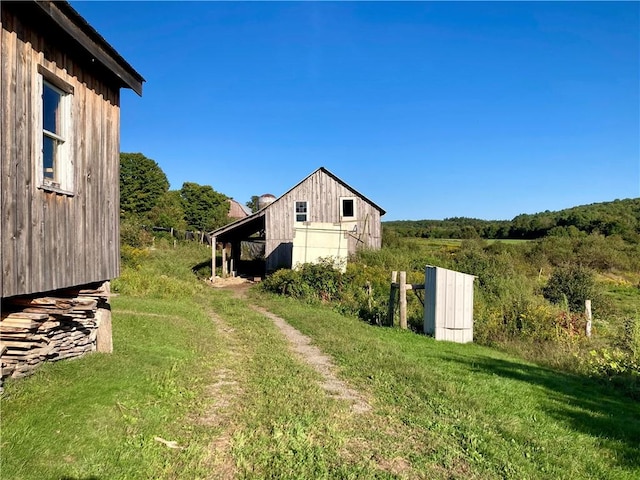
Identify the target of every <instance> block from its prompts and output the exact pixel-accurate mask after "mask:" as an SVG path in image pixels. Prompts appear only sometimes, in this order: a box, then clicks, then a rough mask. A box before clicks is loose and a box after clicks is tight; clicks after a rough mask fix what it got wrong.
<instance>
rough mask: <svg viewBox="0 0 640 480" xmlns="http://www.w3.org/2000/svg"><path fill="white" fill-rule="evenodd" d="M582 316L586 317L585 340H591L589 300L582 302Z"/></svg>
mask: <svg viewBox="0 0 640 480" xmlns="http://www.w3.org/2000/svg"><path fill="white" fill-rule="evenodd" d="M584 314H585V316H586V317H587V327H586V331H585V333H586V335H587V338H591V320H592V319H593V317H592V316H591V300H585V301H584Z"/></svg>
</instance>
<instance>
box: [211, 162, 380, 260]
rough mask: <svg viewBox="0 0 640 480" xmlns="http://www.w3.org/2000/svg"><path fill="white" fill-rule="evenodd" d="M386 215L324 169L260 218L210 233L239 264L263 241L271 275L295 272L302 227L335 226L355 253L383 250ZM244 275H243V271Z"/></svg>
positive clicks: (258, 214) (262, 212)
mask: <svg viewBox="0 0 640 480" xmlns="http://www.w3.org/2000/svg"><path fill="white" fill-rule="evenodd" d="M384 213H385V211H384V210H383V209H382V208H380V207H379V206H378V205H376V204H375V203H374V202H372V201H371V200H369V199H368V198H367V197H365V196H364V195H362V194H361V193H359V192H358V191H356V190H355V189H354V188H353V187H351V186H350V185H348V184H347V183H346V182H344V181H343V180H341V179H340V178H338V177H337V176H335V175H334V174H333V173H331V172H330V171H329V170H327V169H326V168H324V167H320V168H319V169H317V170H316V171H315V172H313V173H312V174H310V175H309V176H308V177H306V178H305V179H304V180H302V181H301V182H300V183H298V184H297V185H295V186H294V187H292V188H291V189H290V190H289V191H287V192H286V193H285V194H283V195H282V196H281V197H279V198H277V199H275V200H274V201H272V202H271V203H269V204H267V205H266V206H265V207H264V208H261V209H260V210H259V211H257V212H256V213H254V214H252V215H250V216H248V217H246V218H243V219H240V220H238V221H236V222H234V223H231V224H229V225H226V226H224V227H222V228H219V229H217V230H215V231H213V232H211V233H210V235H211V236H212V237H215V240H214V243H222V244H224V245H230V246H231V257H232V259H233V261H234V264H235V265H238V264H239V260H240V257H239V256H240V252H241V248H240V244H241V242H243V241H247V240H251V241H254V242H255V241H263V242H264V244H265V250H264V259H265V269H266V271H267V272H270V271H274V270H276V269H278V268H291V267H292V266H293V265H292V251H293V243H294V236H295V232H296V228H297V227H302V226H304V225H310V224H326V225H329V224H330V225H331V226H332V227H335V228H336V229H337V230H338V231H339V232H340V234H341V235H342V238H344V242H345V243H346V245H347V249H348V252H349V253H353V252H355V251H356V249H357V248H361V247H365V248H372V249H378V248H380V246H381V242H382V227H381V220H380V219H381V216H382V215H384ZM241 273H242V272H241Z"/></svg>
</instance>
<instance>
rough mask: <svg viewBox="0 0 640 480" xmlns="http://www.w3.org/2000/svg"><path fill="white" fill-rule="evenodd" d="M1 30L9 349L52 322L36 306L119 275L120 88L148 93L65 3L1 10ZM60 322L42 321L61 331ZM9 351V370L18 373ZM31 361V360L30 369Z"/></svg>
mask: <svg viewBox="0 0 640 480" xmlns="http://www.w3.org/2000/svg"><path fill="white" fill-rule="evenodd" d="M114 8H117V6H115V5H114ZM0 19H1V33H0V35H1V37H0V51H1V58H2V63H1V66H0V69H1V70H0V79H1V83H0V94H1V97H2V108H1V111H0V115H1V118H0V127H1V128H0V152H1V155H2V158H1V160H0V188H1V191H0V197H1V198H0V213H1V215H2V221H0V245H1V250H0V268H1V269H2V272H1V273H2V275H1V276H0V298H2V323H0V330H1V331H2V338H0V340H2V341H3V342H5V345H6V344H14V343H15V341H17V340H16V338H17V333H16V332H18V331H19V330H20V329H21V328H22V331H21V334H22V336H21V338H27V337H28V332H32V333H34V335H35V333H36V330H37V329H38V328H40V326H41V325H40V326H38V325H39V324H38V322H40V321H42V322H45V317H44V315H45V313H38V312H33V311H27V310H29V309H30V310H33V309H34V308H35V307H34V305H33V304H34V302H36V301H38V300H37V298H38V297H44V296H45V295H46V296H48V297H49V298H51V297H53V296H56V295H57V296H58V297H60V296H64V295H66V296H67V297H68V298H76V297H77V296H78V292H80V291H82V290H84V291H85V294H86V295H89V296H90V295H91V293H90V292H96V291H98V290H100V286H101V285H102V284H103V283H104V282H105V281H108V280H109V279H111V278H114V277H116V276H118V274H119V268H120V266H119V261H120V249H119V214H120V212H119V203H120V197H119V155H120V89H121V88H130V89H133V90H134V91H135V92H137V93H138V94H141V93H142V83H143V82H144V79H143V78H142V77H141V76H140V74H138V73H137V72H136V71H135V70H134V69H133V68H132V67H131V66H130V65H129V64H128V63H127V62H126V61H125V60H124V59H123V58H122V57H121V56H120V55H119V54H118V53H117V52H116V51H115V50H114V49H113V47H111V46H110V45H109V44H108V43H107V42H106V41H105V40H104V38H102V36H100V34H99V33H98V32H96V31H95V30H94V29H93V28H92V27H91V26H90V25H89V24H88V23H87V22H86V21H85V20H84V19H83V18H82V17H81V16H80V15H79V14H78V13H77V12H76V11H75V10H74V9H73V8H72V7H71V6H70V5H69V4H68V3H67V2H48V1H24V2H2V9H1V17H0ZM69 289H71V290H72V291H74V292H75V293H73V294H71V295H72V297H69V295H70V294H69ZM63 291H64V292H66V293H65V294H64V295H62V292H63ZM58 294H59V295H58ZM73 295H75V297H73ZM86 298H89V297H86ZM86 298H85V297H82V298H81V299H80V300H77V299H76V300H73V301H71V300H70V302H71V304H73V305H75V306H76V307H77V306H78V305H79V303H82V302H84V307H85V310H84V311H89V310H86V308H88V305H92V303H91V302H89V301H88V300H86ZM100 298H104V296H103V297H100ZM38 302H39V303H40V305H41V306H40V307H39V308H40V309H41V310H46V309H45V308H44V307H43V305H45V303H43V301H42V300H39V301H38ZM51 302H54V303H55V302H58V307H59V308H53V307H51V309H50V310H49V311H55V312H56V313H55V315H63V313H64V312H67V313H66V315H67V316H66V317H64V319H67V320H68V319H69V318H73V314H71V313H70V312H72V311H73V310H70V309H69V308H68V303H69V302H67V303H65V302H64V301H61V300H60V298H58V299H57V300H56V299H54V300H51ZM74 302H75V303H74ZM98 303H99V302H98ZM62 304H65V305H67V306H66V307H64V308H63V307H62ZM25 305H26V306H27V307H28V308H26V309H25V308H22V307H24V306H25ZM77 311H78V309H77V308H76V313H77ZM61 312H62V313H61ZM28 314H29V315H28ZM20 315H22V317H20ZM9 317H11V318H9ZM31 317H33V318H31ZM52 318H53V317H52ZM52 318H48V320H46V321H49V320H51V321H54V320H55V322H59V321H60V320H61V319H60V318H57V317H56V318H53V319H52ZM21 319H22V320H24V321H21ZM64 319H63V320H64ZM5 320H7V321H6V322H5ZM34 322H35V323H34ZM42 322H41V323H42ZM20 325H22V327H21V326H20ZM49 326H50V325H49ZM23 327H24V328H23ZM34 329H36V330H34ZM41 334H42V330H41V331H40V333H38V335H41ZM11 335H13V337H16V338H13V337H12V336H11ZM7 338H9V340H7ZM29 348H30V347H29ZM29 348H26V347H25V348H23V349H22V350H29ZM34 348H36V347H34ZM38 348H40V347H38ZM38 351H39V352H40V353H43V352H46V351H47V349H44V350H42V349H40V350H38ZM11 352H12V349H11V348H9V349H8V352H5V353H6V354H5V355H3V357H2V358H3V363H4V364H6V363H7V361H8V360H7V359H10V360H11V362H13V363H14V364H15V363H16V362H14V360H15V358H16V355H17V353H16V351H15V350H14V351H13V353H14V354H15V355H14V354H12V353H11ZM34 352H35V350H34ZM47 355H49V356H51V352H49V353H48V354H47ZM47 355H44V357H46V356H47ZM35 356H37V355H36V354H35V353H33V352H32V354H30V355H27V356H26V357H29V358H30V359H31V360H30V361H31V362H32V363H33V358H34V357H35ZM11 362H9V363H11ZM5 370H6V369H3V372H4V371H5Z"/></svg>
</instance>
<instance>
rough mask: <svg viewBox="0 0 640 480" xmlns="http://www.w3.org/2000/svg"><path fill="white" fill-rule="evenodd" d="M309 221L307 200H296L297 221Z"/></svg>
mask: <svg viewBox="0 0 640 480" xmlns="http://www.w3.org/2000/svg"><path fill="white" fill-rule="evenodd" d="M306 221H307V202H296V222H306Z"/></svg>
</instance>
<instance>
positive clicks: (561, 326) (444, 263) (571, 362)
mask: <svg viewBox="0 0 640 480" xmlns="http://www.w3.org/2000/svg"><path fill="white" fill-rule="evenodd" d="M385 244H386V245H387V246H385V247H384V248H383V249H382V250H380V251H377V252H376V251H360V252H358V254H357V255H355V256H354V257H353V258H352V259H351V260H350V262H349V264H348V266H347V270H346V273H344V274H342V273H340V272H339V271H338V270H336V269H334V268H333V267H332V265H331V262H330V261H325V262H323V263H320V264H319V265H313V266H312V265H303V266H302V267H301V268H300V269H299V270H296V271H289V270H283V271H279V272H276V273H275V274H274V275H272V276H271V277H269V278H268V279H267V280H266V281H265V282H264V284H263V288H264V289H266V290H268V291H272V292H276V293H279V294H284V295H288V296H291V297H295V298H298V299H305V300H306V301H310V302H331V303H332V305H333V306H334V308H335V309H336V310H338V311H340V312H341V313H347V314H352V315H358V316H359V317H360V318H363V319H365V320H367V321H370V322H373V323H382V321H383V319H384V318H385V316H386V312H387V308H388V307H387V306H388V298H389V282H390V272H391V271H392V270H405V271H407V272H408V273H407V275H408V282H410V283H423V282H424V267H425V265H436V266H441V267H445V268H451V269H454V270H458V271H462V272H465V273H470V274H472V275H475V276H476V277H477V279H476V282H475V311H474V321H475V325H474V335H475V340H476V341H477V342H478V343H481V344H484V345H490V346H497V347H500V348H503V349H506V350H508V351H510V352H512V353H516V354H518V355H520V356H522V357H524V358H529V359H531V360H535V361H536V362H539V363H542V364H546V365H548V366H551V367H554V368H560V369H564V370H568V371H571V372H575V373H580V374H586V375H592V376H595V377H598V378H602V379H605V380H607V381H610V382H612V383H614V384H616V385H618V386H620V387H621V388H623V389H624V390H625V391H626V392H627V393H628V394H629V395H632V396H634V397H637V398H640V388H639V387H640V382H639V380H640V362H639V359H638V355H637V352H638V350H639V349H640V344H639V343H638V334H637V331H638V328H640V327H638V325H640V283H639V282H640V275H639V274H638V272H640V251H639V250H638V245H635V244H630V243H628V242H624V241H623V240H621V239H620V238H619V237H603V236H602V235H598V234H592V235H588V236H585V237H575V238H570V237H563V238H559V237H551V238H545V239H541V240H537V241H530V242H521V243H504V242H493V243H488V242H486V241H483V240H466V241H457V242H456V241H445V242H439V241H434V240H432V241H429V240H419V239H403V238H401V237H398V236H397V235H396V236H393V234H392V238H391V241H389V240H388V239H387V240H386V241H385ZM390 244H391V245H393V246H389V245H390ZM612 286H613V287H614V288H612ZM369 291H370V292H371V295H369ZM621 293H623V294H624V295H625V296H626V300H625V301H624V302H622V303H619V302H618V301H617V299H618V298H619V297H620V294H621ZM586 299H590V300H592V304H593V312H594V317H595V319H594V325H595V326H594V328H593V336H592V338H590V339H587V338H586V335H585V325H586V319H585V317H584V313H583V312H584V308H585V307H584V305H585V300H586ZM408 310H409V323H410V325H411V327H412V328H413V329H414V330H416V331H419V332H421V331H422V317H423V310H422V304H421V303H420V301H419V300H418V299H417V298H416V297H415V296H412V295H410V296H409V297H408ZM629 332H632V333H631V334H630V333H629Z"/></svg>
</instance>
